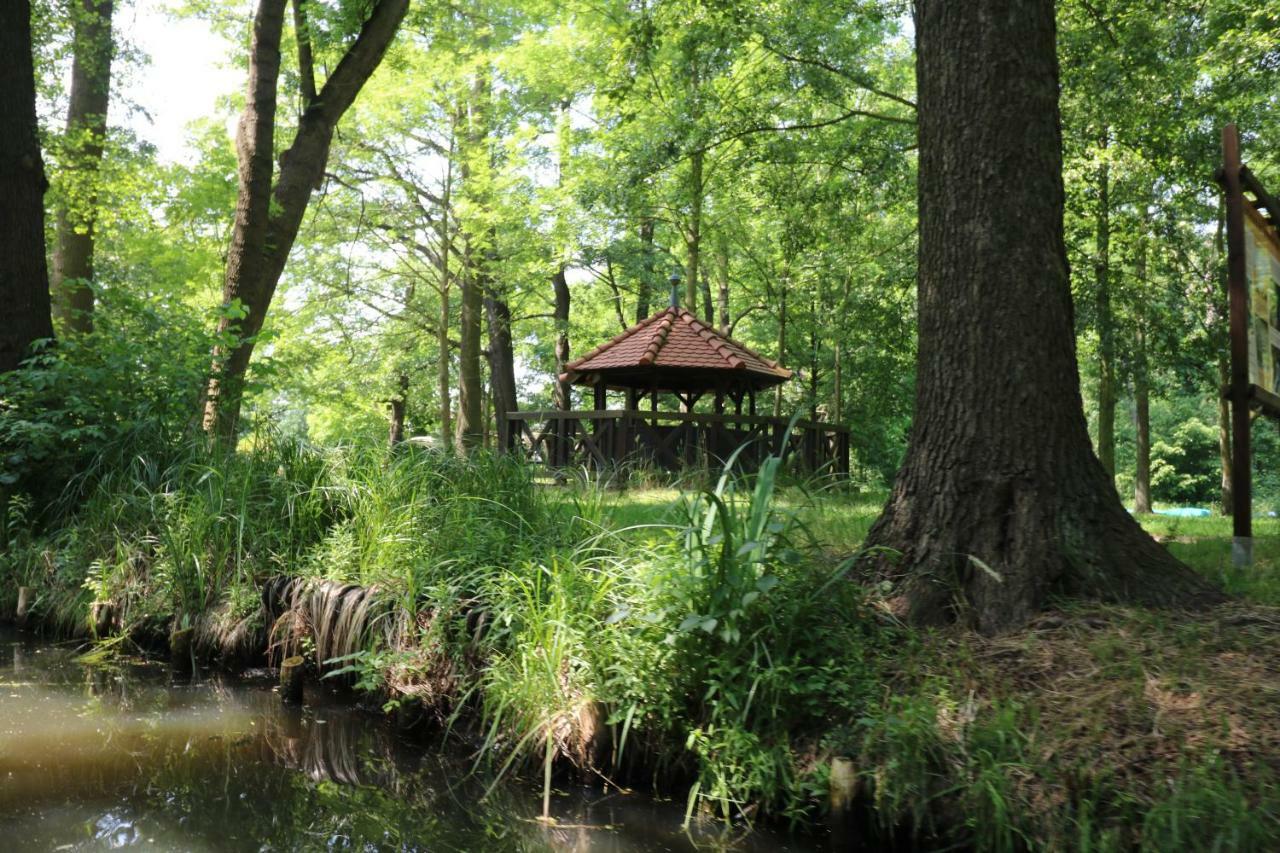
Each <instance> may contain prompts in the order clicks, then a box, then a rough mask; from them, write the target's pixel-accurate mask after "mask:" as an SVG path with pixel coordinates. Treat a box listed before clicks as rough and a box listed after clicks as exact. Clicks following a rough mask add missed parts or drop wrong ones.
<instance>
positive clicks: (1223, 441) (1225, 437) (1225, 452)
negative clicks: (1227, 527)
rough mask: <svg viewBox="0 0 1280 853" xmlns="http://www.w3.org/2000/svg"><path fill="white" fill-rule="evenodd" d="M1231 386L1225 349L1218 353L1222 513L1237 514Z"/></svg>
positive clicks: (1219, 454) (1219, 455)
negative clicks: (1229, 393) (1234, 483)
mask: <svg viewBox="0 0 1280 853" xmlns="http://www.w3.org/2000/svg"><path fill="white" fill-rule="evenodd" d="M1230 387H1231V366H1230V364H1229V363H1228V362H1227V354H1226V352H1225V351H1223V352H1221V353H1219V355H1218V389H1219V392H1218V458H1219V466H1218V467H1219V469H1220V470H1221V479H1220V480H1219V483H1220V484H1221V489H1222V514H1223V515H1225V516H1228V517H1230V516H1232V515H1233V514H1235V510H1236V501H1235V490H1234V489H1233V488H1232V487H1231V484H1232V477H1231V466H1232V461H1231V399H1230V398H1229V397H1227V394H1226V389H1227V388H1230Z"/></svg>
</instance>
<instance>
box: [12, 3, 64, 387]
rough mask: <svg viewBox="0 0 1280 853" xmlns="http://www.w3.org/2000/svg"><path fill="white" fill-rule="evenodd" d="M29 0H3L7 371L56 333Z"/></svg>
mask: <svg viewBox="0 0 1280 853" xmlns="http://www.w3.org/2000/svg"><path fill="white" fill-rule="evenodd" d="M31 50H32V45H31V6H30V4H29V2H28V0H7V2H4V3H0V57H4V59H3V60H2V61H0V189H3V199H2V200H0V305H3V306H4V310H3V314H0V372H5V371H9V370H13V369H14V368H16V367H17V366H18V365H19V364H20V363H21V362H22V360H23V359H24V358H26V357H27V356H28V355H29V354H30V350H31V344H32V343H33V342H34V341H36V340H38V339H40V338H52V337H53V320H52V318H51V316H50V311H49V268H48V265H47V262H46V260H45V254H44V252H45V246H44V191H45V189H46V188H47V187H48V182H47V181H46V180H45V176H44V160H43V159H42V158H41V156H40V139H39V135H38V127H37V125H36V84H35V71H34V68H33V66H32V52H31Z"/></svg>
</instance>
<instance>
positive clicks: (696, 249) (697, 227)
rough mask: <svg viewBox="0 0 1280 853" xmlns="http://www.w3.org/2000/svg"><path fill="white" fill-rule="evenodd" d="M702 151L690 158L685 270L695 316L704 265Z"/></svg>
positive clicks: (687, 293) (688, 297) (688, 304)
mask: <svg viewBox="0 0 1280 853" xmlns="http://www.w3.org/2000/svg"><path fill="white" fill-rule="evenodd" d="M704 156H705V155H704V154H703V153H702V152H701V151H695V152H694V153H693V154H692V155H691V156H690V157H689V196H690V201H691V202H692V204H691V205H690V210H689V231H688V233H687V234H686V235H685V248H686V249H687V250H688V253H689V262H688V266H687V267H686V268H685V279H686V280H685V291H684V304H685V307H686V308H688V309H689V310H690V311H691V312H693V314H694V316H697V314H698V271H699V269H700V268H701V265H702V193H703V183H702V167H703V157H704Z"/></svg>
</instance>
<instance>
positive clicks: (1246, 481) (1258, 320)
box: [1215, 124, 1280, 566]
mask: <svg viewBox="0 0 1280 853" xmlns="http://www.w3.org/2000/svg"><path fill="white" fill-rule="evenodd" d="M1215 177H1216V178H1217V180H1218V183H1219V184H1221V185H1222V189H1223V197H1224V211H1225V214H1226V226H1227V301H1228V305H1229V308H1230V325H1231V385H1230V386H1229V387H1228V388H1226V389H1224V393H1225V394H1226V395H1227V397H1228V398H1229V399H1230V401H1231V491H1232V497H1233V499H1234V501H1235V504H1234V507H1233V510H1232V512H1233V517H1232V537H1233V538H1232V545H1231V561H1232V563H1233V564H1234V565H1236V566H1249V565H1252V564H1253V453H1252V447H1251V444H1252V441H1251V436H1250V423H1249V418H1250V412H1251V410H1252V409H1258V410H1259V411H1261V412H1262V413H1263V414H1265V415H1269V416H1271V417H1273V418H1280V204H1278V203H1277V202H1276V200H1275V198H1274V197H1273V196H1271V195H1270V194H1269V193H1268V192H1267V190H1266V188H1265V187H1263V186H1262V182H1261V181H1259V180H1258V178H1257V176H1255V175H1254V174H1253V173H1252V172H1250V171H1249V167H1248V166H1246V165H1244V163H1243V162H1242V160H1241V157H1240V133H1239V131H1238V130H1237V128H1236V126H1235V125H1234V124H1229V125H1227V126H1226V127H1225V128H1223V130H1222V168H1221V169H1219V170H1218V173H1217V175H1216V176H1215ZM1246 193H1247V194H1246Z"/></svg>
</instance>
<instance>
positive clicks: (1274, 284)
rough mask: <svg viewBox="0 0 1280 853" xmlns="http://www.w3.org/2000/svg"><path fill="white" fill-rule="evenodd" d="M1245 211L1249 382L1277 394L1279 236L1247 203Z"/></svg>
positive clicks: (1279, 388) (1279, 383) (1279, 386)
mask: <svg viewBox="0 0 1280 853" xmlns="http://www.w3.org/2000/svg"><path fill="white" fill-rule="evenodd" d="M1244 213H1245V217H1244V226H1245V227H1244V255H1245V282H1246V287H1247V288H1248V290H1247V292H1248V294H1249V382H1250V383H1252V384H1254V385H1258V386H1260V387H1262V388H1265V389H1266V390H1268V391H1271V392H1273V393H1277V394H1280V237H1277V236H1276V231H1275V229H1274V228H1272V227H1271V226H1270V225H1269V224H1268V223H1267V221H1266V220H1265V219H1263V218H1262V216H1261V215H1260V214H1259V213H1257V212H1256V211H1255V210H1253V209H1252V207H1250V206H1249V205H1247V204H1246V205H1245V210H1244Z"/></svg>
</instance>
